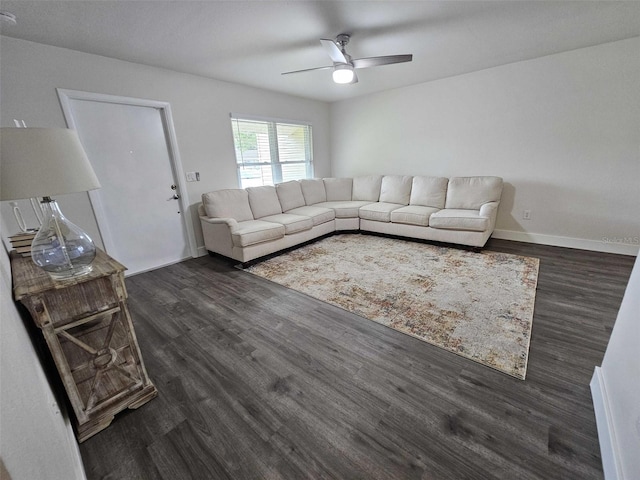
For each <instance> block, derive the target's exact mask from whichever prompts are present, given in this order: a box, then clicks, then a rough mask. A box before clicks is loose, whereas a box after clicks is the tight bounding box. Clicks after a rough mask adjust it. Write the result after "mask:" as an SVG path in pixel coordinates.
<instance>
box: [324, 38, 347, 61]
mask: <svg viewBox="0 0 640 480" xmlns="http://www.w3.org/2000/svg"><path fill="white" fill-rule="evenodd" d="M320 43H321V44H322V46H323V47H324V50H325V51H326V52H327V53H328V54H329V57H331V60H333V62H334V63H349V62H348V61H347V57H345V56H344V53H342V52H341V51H340V49H339V48H338V45H336V42H334V41H333V40H329V39H327V38H321V39H320Z"/></svg>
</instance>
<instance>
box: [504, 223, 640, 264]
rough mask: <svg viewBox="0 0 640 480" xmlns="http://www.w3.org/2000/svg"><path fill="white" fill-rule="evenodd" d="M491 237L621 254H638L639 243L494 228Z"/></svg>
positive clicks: (635, 255)
mask: <svg viewBox="0 0 640 480" xmlns="http://www.w3.org/2000/svg"><path fill="white" fill-rule="evenodd" d="M492 236H493V238H500V239H503V240H514V241H516V242H526V243H537V244H540V245H553V246H555V247H567V248H577V249H579V250H592V251H595V252H605V253H618V254H621V255H631V256H634V257H637V256H638V248H640V246H639V245H637V244H634V243H616V242H610V241H605V240H602V241H599V240H587V239H584V238H573V237H560V236H556V235H545V234H542V233H528V232H515V231H513V230H494V231H493V235H492Z"/></svg>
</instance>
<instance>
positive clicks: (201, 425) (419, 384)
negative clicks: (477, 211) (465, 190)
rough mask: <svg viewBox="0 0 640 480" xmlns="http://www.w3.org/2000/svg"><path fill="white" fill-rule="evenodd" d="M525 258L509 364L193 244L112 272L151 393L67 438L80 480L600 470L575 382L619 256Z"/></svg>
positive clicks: (602, 341) (549, 474)
mask: <svg viewBox="0 0 640 480" xmlns="http://www.w3.org/2000/svg"><path fill="white" fill-rule="evenodd" d="M487 249H489V250H496V251H502V252H507V253H514V254H521V255H528V256H534V257H538V258H540V260H541V262H540V274H539V282H538V292H537V297H536V306H535V314H534V321H533V331H532V340H531V348H530V356H529V367H528V371H527V378H526V380H525V381H521V380H517V379H515V378H511V377H509V376H507V375H505V374H503V373H500V372H497V371H495V370H492V369H491V368H488V367H484V366H482V365H479V364H477V363H475V362H473V361H471V360H467V359H464V358H462V357H460V356H457V355H455V354H453V353H450V352H447V351H445V350H442V349H440V348H438V347H435V346H432V345H429V344H427V343H424V342H421V341H420V340H417V339H415V338H412V337H409V336H407V335H404V334H402V333H399V332H396V331H394V330H391V329H389V328H386V327H384V326H382V325H379V324H377V323H375V322H371V321H368V320H366V319H363V318H360V317H358V316H356V315H353V314H350V313H348V312H345V311H343V310H341V309H339V308H336V307H333V306H331V305H327V304H325V303H322V302H320V301H317V300H314V299H312V298H309V297H307V296H305V295H303V294H300V293H297V292H295V291H292V290H288V289H286V288H284V287H282V286H279V285H276V284H273V283H271V282H269V281H265V280H263V279H260V278H257V277H255V276H253V275H251V274H249V273H247V272H243V271H241V270H238V269H236V268H234V267H233V266H231V264H230V263H228V262H226V261H225V260H223V259H220V258H217V257H201V258H197V259H193V260H188V261H186V262H183V263H180V264H177V265H173V266H170V267H165V268H162V269H159V270H156V271H153V272H148V273H144V274H140V275H136V276H133V277H130V278H128V279H127V287H128V289H129V295H130V297H129V306H130V309H131V313H132V316H133V320H134V324H135V327H136V332H137V336H138V340H139V342H140V347H141V350H142V354H143V358H144V360H145V363H146V366H147V369H148V371H149V375H150V377H151V378H152V380H153V381H154V383H155V385H156V387H157V388H158V391H159V396H158V398H156V399H154V400H152V401H151V402H149V403H148V404H147V405H145V406H143V407H142V408H140V409H139V410H135V411H127V412H123V413H122V414H119V415H118V416H117V417H116V419H115V421H114V422H113V424H112V425H111V426H110V427H109V428H108V429H106V430H104V431H103V432H101V433H99V434H98V435H96V436H95V437H93V438H91V439H89V440H87V441H86V442H85V443H83V444H81V446H80V450H81V453H82V457H83V460H84V464H85V468H86V472H87V476H88V478H89V479H98V478H109V479H170V480H181V479H191V478H194V479H259V478H268V479H305V478H310V479H316V478H335V479H509V480H513V479H563V480H567V479H580V480H586V479H600V478H602V476H603V474H602V467H601V459H600V449H599V445H598V439H597V431H596V424H595V418H594V413H593V406H592V401H591V394H590V390H589V382H590V379H591V376H592V374H593V369H594V366H596V365H599V364H600V363H601V361H602V357H603V355H604V351H605V348H606V345H607V342H608V339H609V335H610V333H611V329H612V326H613V323H614V321H615V318H616V314H617V311H618V308H619V305H620V302H621V300H622V295H623V293H624V289H625V286H626V283H627V280H628V277H629V275H630V273H631V268H632V266H633V262H634V260H635V258H634V257H629V256H621V255H610V254H603V253H595V252H586V251H579V250H571V249H563V248H557V247H548V246H541V245H531V244H524V243H516V242H509V241H504V240H491V241H490V242H489V244H488V246H487Z"/></svg>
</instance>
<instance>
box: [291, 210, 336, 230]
mask: <svg viewBox="0 0 640 480" xmlns="http://www.w3.org/2000/svg"><path fill="white" fill-rule="evenodd" d="M284 213H291V214H293V215H305V216H307V217H311V220H313V225H314V226H315V225H320V224H322V223H327V222H330V221H331V220H333V219H334V218H336V212H335V211H333V210H332V209H331V208H323V207H298V208H293V209H291V210H287V211H286V212H284Z"/></svg>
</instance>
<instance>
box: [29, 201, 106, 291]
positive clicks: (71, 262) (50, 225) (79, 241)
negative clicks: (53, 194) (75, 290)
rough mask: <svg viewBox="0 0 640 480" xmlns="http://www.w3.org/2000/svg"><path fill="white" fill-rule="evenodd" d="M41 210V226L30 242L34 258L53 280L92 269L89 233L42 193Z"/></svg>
mask: <svg viewBox="0 0 640 480" xmlns="http://www.w3.org/2000/svg"><path fill="white" fill-rule="evenodd" d="M42 210H43V214H44V215H43V217H44V219H43V222H42V227H40V230H39V231H38V233H37V234H36V236H35V238H34V239H33V243H32V244H31V257H32V259H33V262H34V263H35V264H36V265H38V266H39V267H41V268H42V269H43V270H44V271H45V272H47V273H48V274H49V275H50V276H51V277H52V278H54V279H56V280H64V279H69V278H73V277H79V276H82V275H86V274H88V273H89V272H91V270H93V267H92V266H91V262H93V260H94V258H95V257H96V247H95V245H94V244H93V241H92V240H91V238H90V237H89V235H87V234H86V233H85V232H84V231H82V229H80V227H78V226H77V225H74V224H73V223H71V222H70V221H69V220H67V219H66V218H65V217H64V215H62V212H61V211H60V208H59V207H58V204H57V203H56V202H55V201H54V200H51V199H50V198H49V197H44V199H43V201H42Z"/></svg>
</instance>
